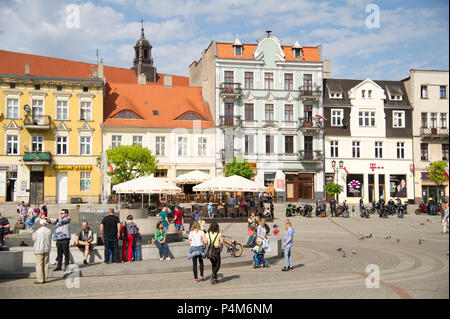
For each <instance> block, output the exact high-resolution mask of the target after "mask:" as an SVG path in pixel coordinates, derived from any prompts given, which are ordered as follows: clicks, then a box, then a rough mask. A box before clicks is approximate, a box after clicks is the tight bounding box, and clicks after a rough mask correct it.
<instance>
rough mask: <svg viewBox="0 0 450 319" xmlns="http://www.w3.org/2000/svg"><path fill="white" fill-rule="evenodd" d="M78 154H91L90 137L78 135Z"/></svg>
mask: <svg viewBox="0 0 450 319" xmlns="http://www.w3.org/2000/svg"><path fill="white" fill-rule="evenodd" d="M80 155H91V137H90V136H82V137H80Z"/></svg>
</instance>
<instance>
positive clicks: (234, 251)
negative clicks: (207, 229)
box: [222, 236, 243, 257]
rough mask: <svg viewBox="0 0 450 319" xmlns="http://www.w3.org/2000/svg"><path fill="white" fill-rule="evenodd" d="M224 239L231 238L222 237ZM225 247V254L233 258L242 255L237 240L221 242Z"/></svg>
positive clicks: (240, 246)
mask: <svg viewBox="0 0 450 319" xmlns="http://www.w3.org/2000/svg"><path fill="white" fill-rule="evenodd" d="M222 237H224V238H231V237H230V236H222ZM223 243H224V245H225V247H226V248H227V253H229V254H230V255H231V256H234V257H240V256H241V255H242V250H243V249H242V245H241V244H240V243H239V242H238V241H237V240H232V241H230V242H227V241H226V240H225V239H224V240H223Z"/></svg>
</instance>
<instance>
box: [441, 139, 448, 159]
mask: <svg viewBox="0 0 450 319" xmlns="http://www.w3.org/2000/svg"><path fill="white" fill-rule="evenodd" d="M442 160H443V161H448V143H447V144H442Z"/></svg>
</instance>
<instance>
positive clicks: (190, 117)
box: [177, 112, 204, 121]
mask: <svg viewBox="0 0 450 319" xmlns="http://www.w3.org/2000/svg"><path fill="white" fill-rule="evenodd" d="M177 120H182V121H203V120H204V119H203V118H202V117H200V116H199V115H198V114H196V113H194V112H186V113H184V114H182V115H180V116H179V117H178V118H177Z"/></svg>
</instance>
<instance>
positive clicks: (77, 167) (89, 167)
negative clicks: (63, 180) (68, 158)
mask: <svg viewBox="0 0 450 319" xmlns="http://www.w3.org/2000/svg"><path fill="white" fill-rule="evenodd" d="M90 170H92V165H55V171H90Z"/></svg>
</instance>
